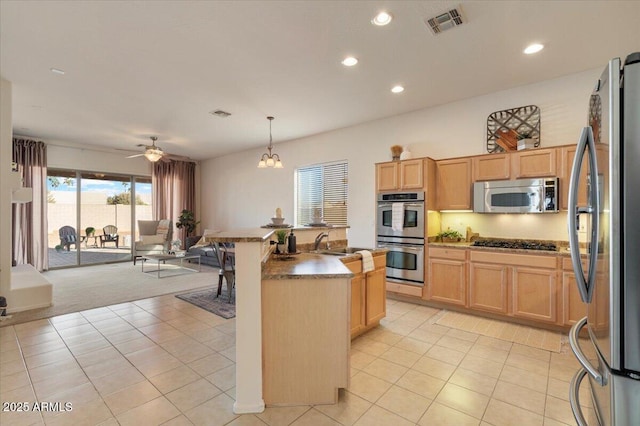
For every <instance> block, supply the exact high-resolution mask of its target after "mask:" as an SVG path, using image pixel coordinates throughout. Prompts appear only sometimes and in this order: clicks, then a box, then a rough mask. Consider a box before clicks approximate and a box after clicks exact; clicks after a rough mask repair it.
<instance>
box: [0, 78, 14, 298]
mask: <svg viewBox="0 0 640 426" xmlns="http://www.w3.org/2000/svg"><path fill="white" fill-rule="evenodd" d="M11 155H12V143H11V82H10V81H8V80H5V79H4V78H0V181H1V182H2V183H1V184H0V296H4V297H6V298H7V299H9V292H10V289H11V188H10V185H9V181H10V177H11ZM9 302H10V300H9Z"/></svg>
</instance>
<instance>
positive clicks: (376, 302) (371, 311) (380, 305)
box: [365, 268, 387, 325]
mask: <svg viewBox="0 0 640 426" xmlns="http://www.w3.org/2000/svg"><path fill="white" fill-rule="evenodd" d="M366 275H367V292H366V299H365V300H366V302H367V304H366V308H365V313H366V316H365V325H369V324H378V323H379V322H380V320H381V319H382V318H384V317H385V315H386V313H387V294H386V268H379V269H376V270H375V271H372V272H367V274H366Z"/></svg>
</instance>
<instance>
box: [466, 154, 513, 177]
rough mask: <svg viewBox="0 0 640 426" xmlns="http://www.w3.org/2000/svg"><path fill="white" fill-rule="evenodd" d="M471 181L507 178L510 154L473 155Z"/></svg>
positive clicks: (509, 171)
mask: <svg viewBox="0 0 640 426" xmlns="http://www.w3.org/2000/svg"><path fill="white" fill-rule="evenodd" d="M472 165H473V167H472V168H473V181H474V182H480V181H485V180H501V179H505V180H506V179H509V176H510V173H511V156H510V154H489V155H480V156H478V157H473V159H472Z"/></svg>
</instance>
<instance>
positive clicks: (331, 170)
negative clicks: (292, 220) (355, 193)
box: [295, 161, 349, 225]
mask: <svg viewBox="0 0 640 426" xmlns="http://www.w3.org/2000/svg"><path fill="white" fill-rule="evenodd" d="M348 172H349V167H348V164H347V162H346V161H339V162H334V163H325V164H314V165H312V166H307V167H301V168H299V169H296V179H295V184H296V189H295V194H296V199H295V210H296V224H298V225H306V224H308V223H311V222H312V221H313V220H312V218H313V217H314V216H317V214H315V215H314V213H319V215H320V216H322V217H323V218H324V222H326V223H328V224H331V225H346V224H347V195H348V192H349V191H348V189H349V182H348Z"/></svg>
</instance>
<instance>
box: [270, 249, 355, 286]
mask: <svg viewBox="0 0 640 426" xmlns="http://www.w3.org/2000/svg"><path fill="white" fill-rule="evenodd" d="M343 257H344V256H332V255H326V254H319V253H300V254H297V255H294V256H291V257H290V258H288V259H280V258H277V257H276V256H274V255H273V254H272V255H271V258H270V259H269V260H268V261H267V262H266V263H264V264H263V267H262V279H263V280H291V279H294V280H295V279H305V278H306V279H326V278H351V277H353V274H352V273H351V271H350V270H349V268H347V267H346V266H344V263H342V261H341V260H340V259H341V258H343Z"/></svg>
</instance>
